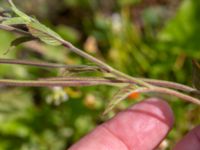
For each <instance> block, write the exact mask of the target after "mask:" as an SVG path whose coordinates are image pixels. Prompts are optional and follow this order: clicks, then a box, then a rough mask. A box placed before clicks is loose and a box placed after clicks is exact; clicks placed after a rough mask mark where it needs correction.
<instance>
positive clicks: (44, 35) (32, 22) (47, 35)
mask: <svg viewBox="0 0 200 150" xmlns="http://www.w3.org/2000/svg"><path fill="white" fill-rule="evenodd" d="M8 1H9V3H10V5H11V7H12V10H13V11H14V12H15V13H16V14H17V15H18V16H19V17H14V18H10V19H8V20H6V21H4V24H6V25H13V24H25V25H26V26H27V28H28V29H29V32H30V33H31V34H32V35H33V36H34V37H37V38H39V39H40V40H41V41H43V42H44V43H46V44H49V45H54V46H58V45H61V43H60V42H59V41H61V40H63V39H62V38H61V37H60V36H59V35H58V34H57V33H55V32H54V31H52V30H51V29H49V28H48V27H46V26H45V25H43V24H41V23H40V22H39V21H38V20H36V19H34V18H31V17H29V16H28V15H26V14H25V13H23V12H22V11H20V10H19V9H17V7H16V6H15V5H14V3H13V2H12V0H8Z"/></svg>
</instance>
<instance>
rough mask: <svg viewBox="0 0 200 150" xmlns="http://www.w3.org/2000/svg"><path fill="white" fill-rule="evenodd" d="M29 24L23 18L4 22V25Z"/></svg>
mask: <svg viewBox="0 0 200 150" xmlns="http://www.w3.org/2000/svg"><path fill="white" fill-rule="evenodd" d="M26 23H27V22H26V21H25V20H24V19H23V18H21V17H13V18H9V19H6V20H5V21H3V22H2V24H3V25H18V24H26Z"/></svg>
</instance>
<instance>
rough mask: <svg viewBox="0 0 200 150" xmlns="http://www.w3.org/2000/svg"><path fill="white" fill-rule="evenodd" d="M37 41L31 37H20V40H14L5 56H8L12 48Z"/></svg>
mask: <svg viewBox="0 0 200 150" xmlns="http://www.w3.org/2000/svg"><path fill="white" fill-rule="evenodd" d="M35 39H36V38H35V37H31V36H22V37H19V38H17V39H15V40H13V41H12V42H11V44H10V47H9V48H8V49H7V50H6V52H4V55H6V54H7V53H8V52H9V51H10V49H11V48H12V47H15V46H18V45H20V44H22V43H25V42H29V41H32V40H35Z"/></svg>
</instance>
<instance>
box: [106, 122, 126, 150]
mask: <svg viewBox="0 0 200 150" xmlns="http://www.w3.org/2000/svg"><path fill="white" fill-rule="evenodd" d="M102 127H103V128H104V129H105V130H106V131H108V132H109V133H110V134H111V135H112V136H114V137H116V138H117V139H118V140H119V141H120V142H121V143H122V144H123V145H124V146H125V147H126V149H127V150H130V148H129V147H128V145H126V142H125V141H124V140H123V139H121V138H120V137H119V136H117V135H115V134H114V133H113V132H112V131H111V130H110V129H109V128H108V127H107V126H106V125H104V124H103V125H102Z"/></svg>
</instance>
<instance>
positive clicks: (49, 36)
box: [27, 21, 62, 46]
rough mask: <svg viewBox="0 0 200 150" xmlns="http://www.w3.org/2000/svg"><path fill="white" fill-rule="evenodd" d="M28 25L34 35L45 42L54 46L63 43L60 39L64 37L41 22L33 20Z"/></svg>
mask: <svg viewBox="0 0 200 150" xmlns="http://www.w3.org/2000/svg"><path fill="white" fill-rule="evenodd" d="M27 27H28V29H29V32H30V33H31V34H32V35H33V36H35V37H37V38H39V39H40V40H41V41H43V42H44V43H46V44H49V45H54V46H57V45H61V43H60V42H59V41H58V40H62V38H61V37H60V36H59V35H58V34H57V33H55V32H54V31H52V30H51V29H49V28H48V27H46V26H45V25H43V24H41V23H40V22H38V21H35V22H31V23H29V24H27Z"/></svg>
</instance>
